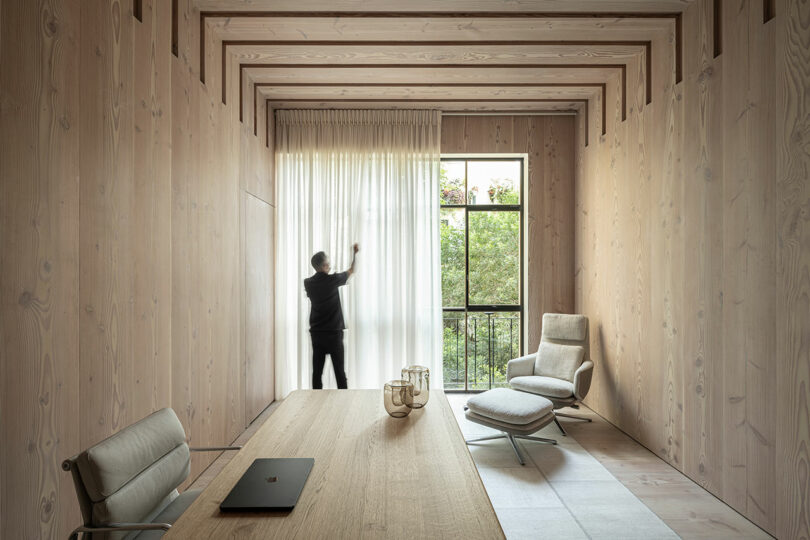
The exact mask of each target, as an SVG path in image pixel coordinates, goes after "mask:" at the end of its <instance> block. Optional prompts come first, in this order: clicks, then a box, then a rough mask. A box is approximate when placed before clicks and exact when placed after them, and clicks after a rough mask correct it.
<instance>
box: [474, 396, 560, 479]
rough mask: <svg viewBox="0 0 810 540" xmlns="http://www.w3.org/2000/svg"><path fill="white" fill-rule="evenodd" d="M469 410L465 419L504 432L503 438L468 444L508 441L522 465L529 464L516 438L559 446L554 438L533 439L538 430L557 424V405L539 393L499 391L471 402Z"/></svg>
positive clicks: (475, 398) (485, 439)
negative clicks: (521, 452) (555, 411)
mask: <svg viewBox="0 0 810 540" xmlns="http://www.w3.org/2000/svg"><path fill="white" fill-rule="evenodd" d="M465 411H466V412H465V416H466V417H467V420H469V421H470V422H475V423H476V424H481V425H482V426H486V427H488V428H492V429H497V430H498V431H501V432H502V433H501V434H500V435H491V436H489V437H480V438H478V439H469V440H467V441H465V442H466V443H467V444H470V443H475V442H480V441H489V440H492V439H500V438H506V439H507V440H508V441H509V443H510V444H511V445H512V449H513V450H514V451H515V455H516V456H517V459H518V462H519V463H520V464H521V465H525V462H524V461H523V456H521V454H520V450H519V449H518V446H517V442H516V441H515V439H516V438H518V439H526V440H530V441H537V442H542V443H546V444H557V441H556V440H554V439H545V438H543V437H531V436H530V435H531V434H532V433H534V432H535V431H537V430H538V429H541V428H542V427H544V426H546V425H548V424H550V423H551V422H556V421H557V419H556V418H555V417H554V404H553V403H552V402H551V401H549V400H548V399H546V398H544V397H542V396H538V395H537V394H529V393H528V392H520V391H518V390H512V389H511V388H495V389H493V390H488V391H487V392H484V393H482V394H478V395H475V396H473V397H471V398H470V399H468V400H467V406H466V407H465Z"/></svg>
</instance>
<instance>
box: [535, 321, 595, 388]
mask: <svg viewBox="0 0 810 540" xmlns="http://www.w3.org/2000/svg"><path fill="white" fill-rule="evenodd" d="M544 343H546V344H554V345H565V346H577V347H582V349H583V354H582V360H581V361H579V364H578V365H581V364H582V363H583V362H587V361H588V360H590V359H591V355H590V349H591V347H590V336H589V330H588V318H587V317H586V316H585V315H568V314H564V313H546V314H544V315H543V329H542V333H541V335H540V348H539V349H538V361H537V363H535V375H543V374H544V373H542V372H538V371H539V369H538V368H539V365H540V364H541V361H540V359H539V356H540V351H541V350H542V349H543V348H544V346H543V344H544ZM577 367H578V366H577Z"/></svg>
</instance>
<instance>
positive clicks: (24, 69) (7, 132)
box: [0, 1, 80, 538]
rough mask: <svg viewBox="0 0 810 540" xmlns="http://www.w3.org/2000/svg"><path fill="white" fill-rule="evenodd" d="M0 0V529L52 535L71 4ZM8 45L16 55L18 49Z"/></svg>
mask: <svg viewBox="0 0 810 540" xmlns="http://www.w3.org/2000/svg"><path fill="white" fill-rule="evenodd" d="M40 4H42V3H41V2H3V3H2V5H0V10H1V11H0V23H2V32H0V108H2V129H0V268H2V279H0V304H1V305H2V308H0V309H2V312H0V414H1V415H2V418H0V439H2V441H3V442H2V444H0V481H2V484H1V485H2V488H1V489H0V508H2V510H1V511H0V514H2V515H0V536H1V537H3V538H56V537H57V536H58V537H64V536H65V531H66V530H69V529H68V527H70V526H72V525H73V524H74V523H75V518H76V516H77V515H78V504H77V503H76V501H75V495H74V494H73V487H72V485H70V483H69V482H65V476H64V473H63V472H62V471H61V468H60V466H59V464H60V461H61V460H62V459H63V458H64V457H65V456H68V455H71V454H73V453H75V452H76V451H78V448H79V444H80V443H79V425H80V423H79V391H78V388H79V348H78V342H79V325H78V318H79V314H78V311H79V301H78V293H79V288H78V281H79V264H78V263H79V235H78V231H79V92H78V81H79V63H80V62H79V43H78V27H79V18H80V12H79V6H80V3H79V2H78V1H73V2H65V3H63V4H62V5H60V6H59V8H60V9H58V10H50V9H43V6H42V5H40ZM20 51H26V54H25V55H20V54H19V52H20Z"/></svg>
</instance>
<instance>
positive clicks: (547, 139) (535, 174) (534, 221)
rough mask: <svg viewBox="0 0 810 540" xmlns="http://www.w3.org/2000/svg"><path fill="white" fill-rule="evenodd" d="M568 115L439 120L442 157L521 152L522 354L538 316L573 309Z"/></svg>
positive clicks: (532, 341)
mask: <svg viewBox="0 0 810 540" xmlns="http://www.w3.org/2000/svg"><path fill="white" fill-rule="evenodd" d="M574 131H575V118H574V117H571V116H445V117H444V118H442V146H441V148H442V153H445V154H453V153H526V154H528V155H529V162H528V182H529V185H528V189H527V207H526V208H527V210H526V213H527V216H526V222H527V223H528V230H527V231H526V232H525V234H526V237H525V238H526V240H525V244H524V246H525V249H526V250H527V256H528V259H527V260H528V272H527V276H528V282H527V283H526V293H527V296H526V299H525V300H524V301H525V308H526V309H525V313H526V315H525V316H526V324H525V327H524V328H525V331H526V346H527V352H528V351H534V350H536V349H537V347H538V345H539V343H540V330H541V328H540V321H541V319H542V316H543V313H547V312H558V313H570V312H571V311H572V310H573V306H574V281H573V277H574V270H573V263H574V260H573V249H574V238H573V237H574V216H573V211H574V147H575V138H574V135H575V133H574Z"/></svg>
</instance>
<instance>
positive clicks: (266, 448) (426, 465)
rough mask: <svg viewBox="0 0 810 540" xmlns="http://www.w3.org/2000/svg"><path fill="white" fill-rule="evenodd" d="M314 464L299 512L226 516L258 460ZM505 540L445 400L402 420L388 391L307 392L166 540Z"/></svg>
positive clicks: (436, 395) (293, 398) (287, 405)
mask: <svg viewBox="0 0 810 540" xmlns="http://www.w3.org/2000/svg"><path fill="white" fill-rule="evenodd" d="M272 457H311V458H314V459H315V464H314V467H313V468H312V472H311V473H310V475H309V478H308V480H307V482H306V484H305V485H304V489H303V491H302V492H301V496H300V498H299V500H298V503H297V505H296V507H295V509H293V510H292V512H289V513H287V512H279V513H272V512H270V513H260V514H245V513H242V514H225V515H223V514H221V513H220V512H219V504H220V503H221V502H222V500H223V499H224V498H225V497H226V496H227V494H228V492H230V490H231V489H232V488H233V486H234V484H235V483H236V482H237V480H238V479H239V478H240V477H241V476H242V474H243V473H244V472H245V470H246V469H247V468H248V467H249V466H250V464H251V463H253V460H254V459H256V458H272ZM293 537H300V538H361V537H362V538H449V537H456V538H504V535H503V531H502V530H501V526H500V524H499V523H498V519H497V518H496V516H495V511H494V510H493V508H492V504H491V503H490V501H489V498H488V497H487V495H486V491H485V490H484V485H483V484H482V483H481V479H480V478H479V476H478V471H477V470H476V468H475V464H474V463H473V460H472V457H471V456H470V453H469V451H468V450H467V447H466V445H465V443H464V437H463V436H462V434H461V430H460V429H459V427H458V424H457V423H456V420H455V418H454V416H453V412H452V410H451V409H450V405H449V404H448V403H447V399H446V398H445V397H444V394H443V392H441V391H433V392H431V396H430V402H429V403H428V404H427V406H426V407H425V408H423V409H421V410H416V411H413V412H412V413H411V414H410V415H409V416H407V417H405V418H402V419H397V418H392V417H390V416H389V415H388V414H387V413H386V412H385V409H384V407H383V400H382V391H380V390H348V391H347V390H297V391H295V392H293V393H292V394H290V395H289V396H288V397H287V398H286V399H285V400H284V401H283V402H282V403H281V405H280V406H279V408H278V410H276V411H275V412H274V413H273V415H272V416H271V417H270V418H269V419H268V420H267V422H266V423H265V424H264V425H263V426H262V427H261V428H259V430H258V431H257V432H256V434H255V435H253V437H252V438H251V439H250V441H248V442H247V444H245V446H244V447H243V449H242V450H240V451H239V453H238V454H236V456H234V458H233V459H232V460H231V461H230V462H229V463H228V464H227V465H226V466H225V468H224V469H223V470H222V472H221V473H220V474H219V475H217V477H216V478H214V479H213V480H212V481H211V483H210V484H209V485H208V487H206V488H205V490H204V491H203V492H202V494H201V495H200V497H199V498H198V499H197V500H196V501H195V502H194V503H193V504H192V505H191V507H190V508H189V509H188V510H186V512H185V513H184V514H183V515H182V516H181V517H180V519H178V521H177V522H176V523H175V525H174V526H173V527H172V528H171V530H169V532H168V533H167V534H166V535H165V536H164V538H166V540H171V539H173V538H195V539H196V538H245V539H247V538H293Z"/></svg>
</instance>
